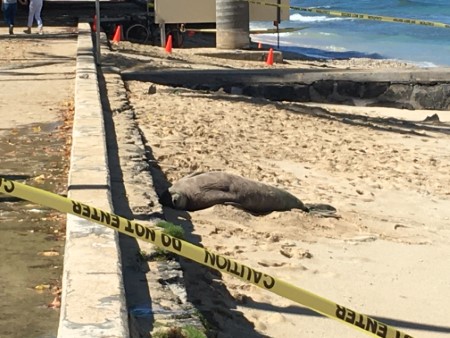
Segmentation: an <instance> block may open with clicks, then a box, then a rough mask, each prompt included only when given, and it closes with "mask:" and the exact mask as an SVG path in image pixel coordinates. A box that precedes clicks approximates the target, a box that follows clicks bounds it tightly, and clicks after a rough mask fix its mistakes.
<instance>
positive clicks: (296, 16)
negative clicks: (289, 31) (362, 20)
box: [289, 13, 345, 22]
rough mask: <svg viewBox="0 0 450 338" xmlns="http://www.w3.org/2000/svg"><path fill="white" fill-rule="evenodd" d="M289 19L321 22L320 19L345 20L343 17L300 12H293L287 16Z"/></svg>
mask: <svg viewBox="0 0 450 338" xmlns="http://www.w3.org/2000/svg"><path fill="white" fill-rule="evenodd" d="M289 20H291V21H300V22H321V21H338V20H345V19H344V18H331V17H328V16H322V15H314V16H306V15H301V14H300V13H294V14H292V15H291V16H290V17H289Z"/></svg>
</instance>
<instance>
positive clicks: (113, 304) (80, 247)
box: [58, 23, 129, 338]
mask: <svg viewBox="0 0 450 338" xmlns="http://www.w3.org/2000/svg"><path fill="white" fill-rule="evenodd" d="M78 30H79V35H78V52H77V66H76V79H75V116H74V125H73V136H72V137H73V139H72V150H71V160H70V162H71V165H70V171H69V197H70V198H72V199H75V200H79V201H82V202H85V203H87V204H92V205H94V206H97V207H99V208H102V209H105V210H111V196H110V179H109V169H108V159H107V155H106V154H107V151H106V141H105V129H104V121H103V111H102V105H101V101H100V95H99V89H98V80H97V70H96V65H95V60H94V55H93V52H94V48H93V43H92V38H91V33H90V27H89V25H88V24H87V23H80V24H79V26H78ZM66 233H67V238H66V247H65V257H64V271H63V276H62V302H61V314H60V322H59V329H58V337H60V338H69V337H70V338H73V337H90V338H92V337H128V336H129V330H128V321H127V311H126V306H125V304H126V303H125V292H124V287H123V281H122V267H121V265H122V263H121V260H120V250H119V246H118V234H117V233H116V232H115V231H113V230H111V229H108V228H106V227H104V226H101V225H95V224H93V223H91V222H89V221H86V220H83V219H80V218H77V217H74V216H71V215H69V216H68V218H67V230H66Z"/></svg>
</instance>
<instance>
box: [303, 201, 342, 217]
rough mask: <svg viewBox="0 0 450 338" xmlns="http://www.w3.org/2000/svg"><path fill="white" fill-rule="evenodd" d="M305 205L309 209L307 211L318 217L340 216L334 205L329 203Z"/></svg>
mask: <svg viewBox="0 0 450 338" xmlns="http://www.w3.org/2000/svg"><path fill="white" fill-rule="evenodd" d="M305 206H306V207H307V208H308V209H309V213H310V214H312V215H315V216H319V217H332V218H341V216H340V215H339V214H337V213H336V212H337V210H336V208H335V207H333V206H332V205H329V204H322V203H308V204H305Z"/></svg>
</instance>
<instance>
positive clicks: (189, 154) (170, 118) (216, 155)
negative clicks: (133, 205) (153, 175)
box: [107, 44, 450, 337]
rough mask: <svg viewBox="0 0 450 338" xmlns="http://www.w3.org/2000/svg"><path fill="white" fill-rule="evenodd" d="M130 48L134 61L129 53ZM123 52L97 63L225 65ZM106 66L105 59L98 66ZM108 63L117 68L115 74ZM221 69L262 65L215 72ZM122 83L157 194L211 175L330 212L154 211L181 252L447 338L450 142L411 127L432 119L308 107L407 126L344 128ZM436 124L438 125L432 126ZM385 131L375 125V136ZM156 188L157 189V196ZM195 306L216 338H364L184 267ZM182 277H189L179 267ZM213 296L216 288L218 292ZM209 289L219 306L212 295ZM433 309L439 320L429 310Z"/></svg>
mask: <svg viewBox="0 0 450 338" xmlns="http://www.w3.org/2000/svg"><path fill="white" fill-rule="evenodd" d="M131 49H133V53H130V51H131ZM197 52H198V51H196V50H194V49H183V50H174V52H173V54H172V55H170V56H168V55H167V54H166V53H165V52H164V50H163V49H161V48H155V47H150V46H138V47H132V46H129V45H127V44H123V45H122V46H121V47H120V48H119V52H117V54H116V55H115V56H113V55H114V53H113V54H111V56H108V57H107V60H108V61H111V60H113V58H114V59H115V62H117V63H118V65H119V66H120V67H121V69H122V70H125V69H134V70H136V69H141V70H145V69H151V68H157V69H162V68H166V67H171V68H173V67H177V68H183V69H193V68H195V69H201V68H207V67H223V66H224V65H223V63H224V60H218V59H214V58H211V57H206V56H201V55H197ZM108 58H111V59H108ZM117 63H116V64H117ZM394 66H395V67H402V68H408V67H411V65H408V64H404V63H396V62H394V61H383V60H362V59H355V60H334V61H326V62H325V61H311V60H308V61H301V60H292V61H288V63H286V64H280V65H276V67H292V68H298V67H303V68H306V67H330V68H334V67H339V68H342V69H346V68H349V69H354V68H362V69H364V68H371V67H375V68H383V67H385V68H392V67H394ZM226 67H231V68H262V67H266V66H265V65H264V64H263V63H257V62H250V61H238V60H230V61H227V64H226ZM150 85H151V84H150V83H141V82H133V81H131V82H127V88H128V90H129V99H130V102H131V105H132V107H133V109H134V110H135V112H136V117H137V121H138V123H139V127H140V128H141V130H142V132H143V134H144V136H145V138H146V140H147V141H148V146H150V147H151V149H152V152H153V155H154V157H155V159H156V160H157V163H158V165H159V167H160V168H161V170H162V171H163V173H164V174H165V176H166V178H167V181H168V182H174V181H176V180H177V179H179V178H181V177H183V176H185V175H188V174H190V173H192V172H194V171H208V170H222V171H227V172H230V173H235V174H239V175H242V176H244V177H247V178H250V179H254V180H258V181H261V182H264V183H268V184H272V185H275V186H278V187H281V188H284V189H286V190H288V191H290V192H291V193H293V194H294V195H296V196H297V197H299V198H300V199H302V200H303V201H304V202H312V203H319V202H321V203H329V204H332V205H333V206H335V207H336V208H337V209H338V212H339V214H340V215H341V216H342V218H341V219H328V218H318V217H314V216H310V215H306V214H304V213H301V212H298V211H290V212H283V213H278V212H276V213H272V214H270V215H266V216H260V217H255V216H252V215H249V214H247V213H245V212H242V211H240V210H237V209H234V208H232V207H228V206H227V207H225V206H215V207H213V208H210V209H207V210H203V211H198V212H191V213H189V214H186V213H178V212H174V211H170V210H166V212H167V217H168V218H169V219H170V220H171V221H173V222H175V223H179V224H182V225H183V226H185V228H186V229H187V230H188V233H189V236H190V239H191V240H194V241H196V242H198V243H201V244H202V245H203V246H205V247H207V248H210V249H211V250H214V251H216V252H218V253H220V254H223V255H226V256H228V257H231V258H233V259H236V260H238V261H239V262H242V263H244V264H246V265H249V266H251V267H254V268H256V269H259V270H261V271H266V272H268V273H270V274H272V275H274V276H276V277H278V278H280V279H283V280H286V281H288V282H290V283H293V284H295V285H297V286H299V287H302V288H305V289H307V290H309V291H311V292H314V293H317V294H319V295H321V296H323V297H327V298H330V299H331V300H333V301H335V302H337V303H339V304H341V305H344V306H348V307H350V308H353V309H354V310H356V311H358V312H361V313H366V314H368V315H371V316H374V317H376V318H378V319H380V320H381V321H384V322H386V323H387V324H390V325H392V326H395V327H397V328H399V329H400V330H403V331H405V332H407V333H409V334H411V335H413V336H417V337H444V336H447V335H448V334H449V333H450V326H449V325H448V319H447V318H446V314H447V313H448V312H449V311H450V306H449V305H446V304H445V303H442V302H441V299H445V296H446V295H447V296H448V295H449V286H450V285H449V283H450V282H449V281H450V269H449V268H448V262H447V261H448V259H447V257H446V252H448V250H449V249H450V228H449V224H450V190H449V188H448V187H449V186H450V184H449V183H450V180H449V177H448V172H449V169H450V157H449V156H448V151H449V145H448V144H449V142H448V141H449V134H448V133H445V132H439V131H431V130H428V129H425V130H424V129H423V128H421V126H422V121H423V119H424V117H426V116H428V115H432V114H433V113H434V112H430V111H421V112H411V111H406V110H398V109H387V108H381V107H371V108H370V109H368V108H364V109H360V108H358V107H346V106H326V105H320V106H319V105H314V106H318V107H320V108H321V109H324V111H325V112H327V111H328V112H330V113H336V112H337V113H339V112H345V113H348V114H366V115H367V116H378V117H380V116H381V117H395V118H397V119H407V120H408V121H413V122H414V121H416V122H417V124H416V125H414V123H413V125H412V127H411V126H409V127H408V128H406V129H401V128H400V129H397V128H391V129H389V128H381V127H382V126H383V123H385V122H386V121H384V122H383V121H381V122H380V121H378V122H377V121H373V122H371V123H368V124H366V125H358V124H349V123H346V121H344V120H343V119H340V118H334V119H330V118H327V116H324V115H320V114H319V115H317V114H314V113H312V112H311V109H310V107H309V106H311V105H313V104H310V105H305V104H296V103H289V102H283V103H274V102H269V101H266V100H263V99H252V98H248V97H243V96H239V95H229V94H226V93H223V92H202V91H191V90H188V89H182V88H170V87H165V86H161V85H155V88H156V93H155V94H152V95H151V94H148V88H149V86H150ZM446 113H447V112H437V114H438V115H439V116H440V117H441V121H445V120H446V119H447V120H448V116H446ZM384 126H385V125H384ZM168 182H155V185H156V187H157V189H158V187H159V189H161V187H163V186H164V185H167V183H168ZM185 267H187V270H186V271H185V279H186V281H187V283H188V292H189V293H190V294H191V298H192V300H191V301H193V303H194V304H196V305H197V307H198V308H199V310H200V311H201V312H202V313H203V314H204V315H205V317H206V318H207V319H208V321H209V322H210V324H211V326H212V328H213V329H214V331H216V332H217V336H218V337H237V336H243V335H247V336H250V337H286V336H288V337H365V336H366V335H365V334H362V333H359V332H357V331H354V330H352V329H351V328H349V327H346V326H345V325H342V324H341V323H338V322H336V321H333V320H331V319H327V318H324V317H321V316H319V315H317V314H316V313H313V312H311V311H309V310H307V309H304V308H303V307H301V306H299V305H298V304H295V303H293V302H291V301H289V300H286V299H283V298H281V297H279V296H277V295H273V294H270V293H268V292H266V291H264V290H260V289H257V288H256V287H254V286H251V285H248V284H245V283H243V282H241V281H239V280H237V279H234V278H232V277H231V276H227V275H222V276H217V277H216V278H214V279H213V280H214V284H215V285H214V286H211V285H208V284H206V283H205V282H204V281H203V279H204V278H202V274H205V273H209V272H205V270H204V269H199V268H198V266H196V265H193V264H192V263H185ZM189 267H190V268H189ZM216 284H217V285H216ZM218 286H220V287H221V290H223V292H222V293H217V292H210V290H211V288H212V287H214V288H215V289H216V290H217V287H218ZM438 309H440V310H438Z"/></svg>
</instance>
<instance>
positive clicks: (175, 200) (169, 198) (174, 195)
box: [159, 188, 188, 210]
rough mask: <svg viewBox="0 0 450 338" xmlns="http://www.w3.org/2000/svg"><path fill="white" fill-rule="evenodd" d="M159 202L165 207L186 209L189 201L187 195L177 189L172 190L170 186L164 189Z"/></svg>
mask: <svg viewBox="0 0 450 338" xmlns="http://www.w3.org/2000/svg"><path fill="white" fill-rule="evenodd" d="M159 202H160V203H161V204H162V205H163V206H165V207H169V208H173V209H179V210H186V206H187V202H188V201H187V197H186V196H185V195H183V194H180V193H178V192H175V191H170V188H169V189H168V190H166V191H164V192H163V193H162V194H161V197H160V199H159Z"/></svg>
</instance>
